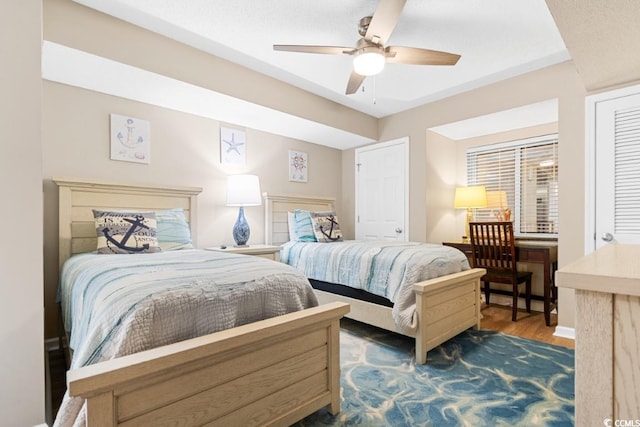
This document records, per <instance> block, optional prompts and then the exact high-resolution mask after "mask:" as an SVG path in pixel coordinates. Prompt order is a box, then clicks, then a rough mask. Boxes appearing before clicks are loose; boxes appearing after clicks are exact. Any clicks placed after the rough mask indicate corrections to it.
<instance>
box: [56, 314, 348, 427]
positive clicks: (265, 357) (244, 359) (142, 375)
mask: <svg viewBox="0 0 640 427" xmlns="http://www.w3.org/2000/svg"><path fill="white" fill-rule="evenodd" d="M348 311H349V306H348V305H347V304H343V303H339V302H335V303H331V304H326V305H321V306H318V307H314V308H310V309H306V310H302V311H299V312H295V313H291V314H287V315H284V316H279V317H274V318H271V319H267V320H263V321H260V322H256V323H252V324H249V325H244V326H240V327H237V328H233V329H229V330H226V331H221V332H217V333H214V334H211V335H207V336H204V337H199V338H194V339H191V340H187V341H183V342H179V343H176V344H171V345H167V346H164V347H160V348H157V349H153V350H149V351H144V352H141V353H136V354H133V355H130V356H125V357H122V358H118V359H113V360H109V361H106V362H102V363H98V364H95V365H90V366H86V367H83V368H80V369H76V370H73V371H69V373H68V376H67V377H68V383H69V384H68V386H69V393H70V395H71V396H81V397H83V398H85V399H87V421H88V425H90V426H92V427H93V426H116V425H126V426H138V425H154V426H159V425H184V426H187V425H203V424H207V425H211V426H214V425H220V426H230V425H242V426H251V425H275V426H279V425H281V426H287V425H290V424H292V423H294V422H296V421H298V420H300V419H302V418H304V417H305V416H306V415H309V414H311V413H313V412H314V411H316V410H318V409H320V408H322V407H325V406H327V405H328V406H329V411H330V412H331V413H332V414H336V413H338V412H339V411H340V360H339V350H340V348H339V330H340V318H341V317H342V316H344V315H345V314H346V313H348Z"/></svg>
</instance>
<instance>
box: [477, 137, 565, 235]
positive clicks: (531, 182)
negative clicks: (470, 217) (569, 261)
mask: <svg viewBox="0 0 640 427" xmlns="http://www.w3.org/2000/svg"><path fill="white" fill-rule="evenodd" d="M467 180H468V185H484V186H485V187H486V189H487V191H488V192H492V191H503V192H505V193H506V196H507V197H506V199H507V206H497V205H494V206H491V205H490V206H488V207H487V208H486V209H477V210H476V215H475V217H476V220H477V221H496V220H497V218H498V213H499V212H500V211H499V210H503V209H504V208H506V207H508V208H509V209H510V210H511V220H512V221H514V223H515V224H514V225H515V227H514V230H515V231H516V234H517V235H537V236H553V235H556V234H557V232H558V137H557V135H546V136H544V137H538V138H529V139H525V140H520V141H511V142H508V143H503V144H496V145H491V146H483V147H475V148H471V149H469V150H467ZM489 194H491V193H489ZM489 200H490V202H489V203H491V200H499V198H492V197H489Z"/></svg>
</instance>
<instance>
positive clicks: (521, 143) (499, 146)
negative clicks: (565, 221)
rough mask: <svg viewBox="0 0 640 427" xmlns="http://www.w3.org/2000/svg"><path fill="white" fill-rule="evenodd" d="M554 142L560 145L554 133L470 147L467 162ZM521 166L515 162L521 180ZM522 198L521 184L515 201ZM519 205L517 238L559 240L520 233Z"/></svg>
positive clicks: (549, 235)
mask: <svg viewBox="0 0 640 427" xmlns="http://www.w3.org/2000/svg"><path fill="white" fill-rule="evenodd" d="M552 141H558V144H559V141H560V140H559V137H558V133H552V134H546V135H541V136H535V137H530V138H523V139H517V140H513V141H506V142H499V143H496V144H490V145H482V146H478V147H470V148H468V149H467V152H466V158H467V162H468V159H469V155H477V154H483V153H490V152H496V151H500V150H508V149H510V148H521V147H535V146H537V145H546V144H548V143H550V142H552ZM559 150H560V147H559V146H558V152H559ZM558 157H559V153H558ZM520 168H521V165H520V162H519V161H516V162H515V175H516V176H518V177H520V178H521V175H520V174H521V170H520ZM468 170H469V165H468V164H467V171H468ZM470 178H471V177H470V176H468V177H467V181H469V180H470ZM520 196H521V182H520V183H518V185H516V186H515V188H514V198H515V199H514V200H516V201H519V200H520ZM516 203H517V204H518V209H516V206H514V212H513V231H514V235H515V236H516V237H524V238H533V239H535V238H543V239H557V238H558V233H521V232H520V215H519V214H520V209H521V208H522V206H520V203H519V202H516Z"/></svg>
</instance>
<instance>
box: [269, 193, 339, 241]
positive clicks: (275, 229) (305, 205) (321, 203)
mask: <svg viewBox="0 0 640 427" xmlns="http://www.w3.org/2000/svg"><path fill="white" fill-rule="evenodd" d="M262 196H263V197H264V222H265V224H264V235H265V239H266V243H267V245H281V244H283V243H286V242H288V241H289V228H288V224H287V212H293V211H294V210H295V209H305V210H309V211H332V210H334V209H335V201H336V199H335V198H333V197H317V196H301V195H292V194H271V193H263V195H262Z"/></svg>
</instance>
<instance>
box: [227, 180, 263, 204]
mask: <svg viewBox="0 0 640 427" xmlns="http://www.w3.org/2000/svg"><path fill="white" fill-rule="evenodd" d="M260 204H262V199H261V197H260V180H259V179H258V176H257V175H231V176H228V177H227V206H258V205H260Z"/></svg>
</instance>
